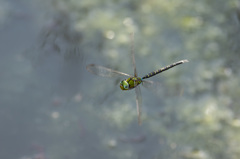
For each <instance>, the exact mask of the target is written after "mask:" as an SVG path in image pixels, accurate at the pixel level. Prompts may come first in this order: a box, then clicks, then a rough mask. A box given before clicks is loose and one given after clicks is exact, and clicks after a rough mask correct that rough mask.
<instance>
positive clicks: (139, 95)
mask: <svg viewBox="0 0 240 159" xmlns="http://www.w3.org/2000/svg"><path fill="white" fill-rule="evenodd" d="M135 93H136V103H137V114H138V124H139V125H141V124H142V121H141V114H142V93H141V89H140V87H139V86H137V87H136V88H135Z"/></svg>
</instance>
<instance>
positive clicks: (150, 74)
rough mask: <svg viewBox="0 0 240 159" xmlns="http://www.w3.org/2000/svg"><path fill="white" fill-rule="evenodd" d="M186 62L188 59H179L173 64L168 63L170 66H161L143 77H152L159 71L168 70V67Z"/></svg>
mask: <svg viewBox="0 0 240 159" xmlns="http://www.w3.org/2000/svg"><path fill="white" fill-rule="evenodd" d="M185 62H188V60H181V61H178V62H176V63H173V64H171V65H168V66H166V67H163V68H160V69H159V70H156V71H153V72H150V73H148V74H147V75H145V76H143V77H142V79H145V78H150V77H152V76H155V75H156V74H159V73H161V72H163V71H166V70H168V69H170V68H173V67H175V66H177V65H180V64H183V63H185Z"/></svg>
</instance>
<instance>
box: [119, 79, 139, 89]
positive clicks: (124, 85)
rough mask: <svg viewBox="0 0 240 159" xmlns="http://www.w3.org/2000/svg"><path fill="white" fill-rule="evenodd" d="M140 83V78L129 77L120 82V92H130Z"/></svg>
mask: <svg viewBox="0 0 240 159" xmlns="http://www.w3.org/2000/svg"><path fill="white" fill-rule="evenodd" d="M141 83H142V79H141V78H140V77H130V78H128V79H125V80H122V81H121V82H120V88H121V89H122V90H130V89H133V88H135V87H136V86H138V85H139V84H141Z"/></svg>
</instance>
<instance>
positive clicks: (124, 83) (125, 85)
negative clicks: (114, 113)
mask: <svg viewBox="0 0 240 159" xmlns="http://www.w3.org/2000/svg"><path fill="white" fill-rule="evenodd" d="M120 88H121V89H122V90H128V89H129V84H128V82H127V81H126V80H122V81H121V82H120Z"/></svg>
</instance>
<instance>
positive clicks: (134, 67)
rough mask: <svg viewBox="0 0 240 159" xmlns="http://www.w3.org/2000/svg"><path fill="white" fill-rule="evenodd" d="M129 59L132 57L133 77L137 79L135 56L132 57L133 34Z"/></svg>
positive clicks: (132, 35)
mask: <svg viewBox="0 0 240 159" xmlns="http://www.w3.org/2000/svg"><path fill="white" fill-rule="evenodd" d="M131 43H132V44H131V57H132V65H133V70H134V77H137V69H136V63H135V56H134V33H132V34H131Z"/></svg>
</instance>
